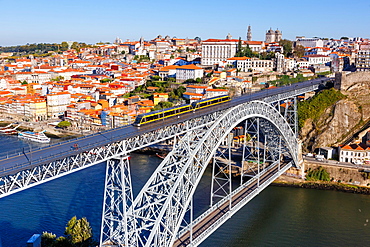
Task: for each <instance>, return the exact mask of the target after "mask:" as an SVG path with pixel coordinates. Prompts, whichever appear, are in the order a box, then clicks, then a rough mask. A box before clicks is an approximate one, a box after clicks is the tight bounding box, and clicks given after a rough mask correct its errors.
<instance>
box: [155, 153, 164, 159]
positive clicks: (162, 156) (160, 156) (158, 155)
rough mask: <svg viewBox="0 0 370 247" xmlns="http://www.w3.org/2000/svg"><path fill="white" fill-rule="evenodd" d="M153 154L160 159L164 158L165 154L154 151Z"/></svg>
mask: <svg viewBox="0 0 370 247" xmlns="http://www.w3.org/2000/svg"><path fill="white" fill-rule="evenodd" d="M155 156H157V157H158V158H160V159H162V160H164V158H166V155H164V154H162V155H161V154H158V153H155Z"/></svg>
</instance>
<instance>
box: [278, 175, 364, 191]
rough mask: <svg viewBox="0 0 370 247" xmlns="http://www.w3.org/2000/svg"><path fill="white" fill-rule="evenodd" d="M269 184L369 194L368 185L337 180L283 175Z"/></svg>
mask: <svg viewBox="0 0 370 247" xmlns="http://www.w3.org/2000/svg"><path fill="white" fill-rule="evenodd" d="M271 185H273V186H278V187H294V188H304V189H317V190H334V191H341V192H347V193H355V194H363V195H370V187H364V186H357V185H351V184H343V183H337V182H322V181H316V182H314V181H299V180H298V179H296V180H290V179H286V177H285V176H282V178H278V179H277V180H275V181H274V182H273V183H272V184H271Z"/></svg>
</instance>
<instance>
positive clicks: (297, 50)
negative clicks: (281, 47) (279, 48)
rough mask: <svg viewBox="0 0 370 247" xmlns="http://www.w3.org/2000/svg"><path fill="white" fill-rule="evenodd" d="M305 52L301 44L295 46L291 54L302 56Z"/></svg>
mask: <svg viewBox="0 0 370 247" xmlns="http://www.w3.org/2000/svg"><path fill="white" fill-rule="evenodd" d="M305 52H306V49H305V48H304V46H302V45H297V46H296V47H295V48H294V51H293V54H294V56H296V57H303V56H304V53H305Z"/></svg>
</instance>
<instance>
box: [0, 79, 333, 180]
mask: <svg viewBox="0 0 370 247" xmlns="http://www.w3.org/2000/svg"><path fill="white" fill-rule="evenodd" d="M328 80H330V79H329V78H325V79H315V80H311V81H306V82H302V83H297V84H293V85H291V86H285V87H278V88H273V89H268V90H262V91H259V92H256V93H253V94H248V95H242V96H240V97H236V98H234V99H232V100H231V101H229V102H226V103H223V104H219V105H216V106H214V107H209V108H204V109H200V110H197V111H196V112H194V113H187V114H183V115H181V116H180V117H179V118H177V117H172V118H168V119H166V120H165V121H160V122H154V123H152V124H146V125H143V126H141V127H139V128H138V127H134V126H133V125H129V126H124V127H119V128H115V129H110V130H106V131H103V132H100V133H97V134H93V135H88V136H85V137H82V138H77V139H74V140H71V141H66V142H61V143H58V144H54V145H50V146H48V147H45V148H41V149H37V150H32V151H27V152H20V153H18V154H15V155H12V156H9V157H0V176H7V175H11V174H15V173H16V172H19V171H23V170H27V169H31V168H33V167H36V166H39V165H42V164H48V163H51V162H53V161H55V160H61V159H64V158H66V157H69V156H73V155H76V154H78V153H82V152H87V151H89V150H91V149H93V148H96V147H101V146H104V145H107V144H109V143H113V142H117V141H121V140H125V139H127V138H132V137H135V136H140V135H142V134H145V133H147V132H150V131H154V130H157V129H161V128H164V127H167V126H171V125H173V124H177V123H181V122H185V121H186V120H189V119H193V118H196V117H201V116H203V115H206V114H209V113H212V112H216V111H220V110H225V109H228V108H230V107H233V106H236V105H239V104H242V103H245V102H248V101H253V100H263V99H267V98H271V97H274V96H277V95H283V94H286V93H289V92H291V94H292V95H294V92H298V91H299V90H301V91H302V90H303V91H304V89H306V88H307V89H308V88H311V87H312V86H318V85H320V84H323V83H324V82H326V81H328ZM307 91H308V90H307ZM75 144H77V145H78V147H79V148H78V150H74V149H73V146H74V145H75Z"/></svg>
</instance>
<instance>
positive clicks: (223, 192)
mask: <svg viewBox="0 0 370 247" xmlns="http://www.w3.org/2000/svg"><path fill="white" fill-rule="evenodd" d="M225 140H226V141H227V148H225V146H224V147H223V148H219V149H218V150H216V152H215V154H214V155H213V167H212V181H211V200H210V207H212V206H213V205H214V204H215V203H217V202H215V200H214V198H221V199H222V198H225V197H228V196H230V194H231V192H232V186H231V185H232V184H231V175H232V173H231V162H232V161H231V142H232V135H231V134H229V135H228V136H226V139H225ZM227 156H228V157H227ZM229 200H230V201H231V197H230V198H229ZM230 207H231V202H230Z"/></svg>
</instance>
